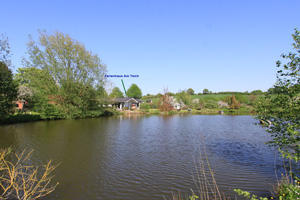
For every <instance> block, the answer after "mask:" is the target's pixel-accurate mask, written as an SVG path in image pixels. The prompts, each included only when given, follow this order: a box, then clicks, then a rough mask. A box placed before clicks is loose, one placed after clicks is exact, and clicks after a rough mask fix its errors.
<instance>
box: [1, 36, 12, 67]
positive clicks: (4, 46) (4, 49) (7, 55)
mask: <svg viewBox="0 0 300 200" xmlns="http://www.w3.org/2000/svg"><path fill="white" fill-rule="evenodd" d="M11 56H12V53H11V49H10V45H9V42H8V37H7V36H6V35H5V34H2V39H0V61H1V62H4V63H5V64H6V65H7V67H13V66H12V64H11Z"/></svg>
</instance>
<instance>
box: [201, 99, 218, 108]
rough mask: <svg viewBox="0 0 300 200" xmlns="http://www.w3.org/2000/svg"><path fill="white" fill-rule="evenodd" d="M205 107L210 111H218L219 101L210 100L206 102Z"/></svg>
mask: <svg viewBox="0 0 300 200" xmlns="http://www.w3.org/2000/svg"><path fill="white" fill-rule="evenodd" d="M204 107H205V108H208V109H216V108H218V107H219V104H218V102H217V101H213V100H208V101H207V102H205V104H204Z"/></svg>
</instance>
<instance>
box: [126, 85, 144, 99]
mask: <svg viewBox="0 0 300 200" xmlns="http://www.w3.org/2000/svg"><path fill="white" fill-rule="evenodd" d="M126 96H128V97H133V98H135V99H141V98H142V90H141V89H140V88H139V87H138V86H137V85H136V84H132V85H131V86H130V87H129V88H128V90H127V92H126Z"/></svg>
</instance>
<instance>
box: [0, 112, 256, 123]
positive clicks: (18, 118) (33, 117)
mask: <svg viewBox="0 0 300 200" xmlns="http://www.w3.org/2000/svg"><path fill="white" fill-rule="evenodd" d="M254 114H255V112H254V111H238V110H232V111H224V110H218V109H203V110H194V109H192V110H191V111H188V110H180V111H177V110H172V111H160V110H158V109H149V110H134V111H131V110H126V111H116V110H109V109H108V110H106V111H105V112H104V113H103V114H102V115H100V116H96V117H93V116H87V117H85V118H78V119H88V118H99V117H107V116H113V115H127V116H128V115H129V116H130V115H146V116H151V115H162V116H165V115H169V116H172V115H254ZM53 120H66V119H42V118H41V116H40V114H37V113H35V114H26V115H25V114H16V115H11V116H10V117H9V118H8V120H7V121H6V122H0V126H5V125H12V124H20V123H28V122H36V121H53Z"/></svg>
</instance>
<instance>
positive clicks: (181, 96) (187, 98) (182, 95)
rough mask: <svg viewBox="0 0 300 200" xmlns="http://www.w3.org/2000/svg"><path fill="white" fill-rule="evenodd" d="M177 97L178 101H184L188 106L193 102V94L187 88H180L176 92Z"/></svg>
mask: <svg viewBox="0 0 300 200" xmlns="http://www.w3.org/2000/svg"><path fill="white" fill-rule="evenodd" d="M176 99H177V101H178V103H180V102H183V103H184V104H185V105H187V106H190V104H191V95H190V94H189V93H188V92H187V91H185V90H179V92H178V93H177V94H176Z"/></svg>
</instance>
